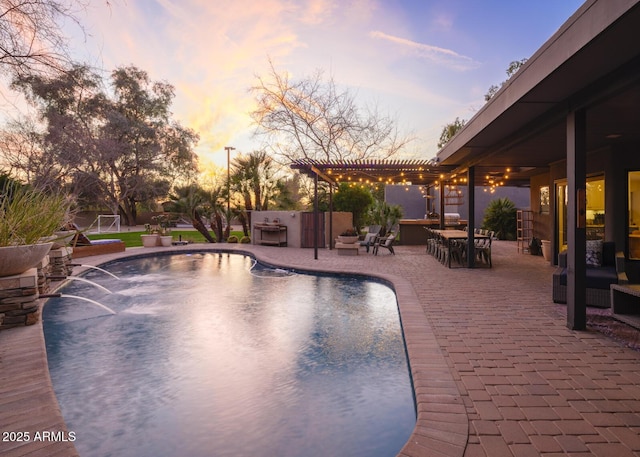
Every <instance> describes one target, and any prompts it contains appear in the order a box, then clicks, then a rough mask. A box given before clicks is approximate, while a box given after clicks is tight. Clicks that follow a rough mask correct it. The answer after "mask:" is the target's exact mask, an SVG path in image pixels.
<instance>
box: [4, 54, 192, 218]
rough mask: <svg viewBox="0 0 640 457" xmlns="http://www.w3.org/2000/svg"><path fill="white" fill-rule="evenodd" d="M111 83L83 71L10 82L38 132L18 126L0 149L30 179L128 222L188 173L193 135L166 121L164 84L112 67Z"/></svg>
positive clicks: (167, 88)
mask: <svg viewBox="0 0 640 457" xmlns="http://www.w3.org/2000/svg"><path fill="white" fill-rule="evenodd" d="M111 82H112V85H113V91H112V92H111V93H110V94H107V93H106V91H105V90H104V87H103V84H102V80H101V78H100V77H98V76H97V75H96V74H95V73H94V72H92V71H91V70H90V69H88V68H87V67H84V66H76V67H74V68H72V69H71V70H69V71H68V72H65V73H63V74H60V75H57V76H55V77H45V76H42V75H27V76H21V77H18V78H16V80H15V81H14V83H13V84H14V87H15V88H18V89H20V90H22V91H23V92H24V93H25V95H26V97H27V99H28V100H29V101H30V102H31V104H32V105H33V106H34V108H35V109H36V111H37V113H38V117H39V119H38V121H39V122H40V124H42V125H44V130H42V131H37V130H36V128H37V127H35V125H36V124H35V123H34V124H33V125H26V124H23V127H24V128H23V129H22V130H21V131H19V132H17V133H16V135H18V136H17V137H16V139H15V140H13V139H12V140H11V141H8V140H6V138H7V137H6V136H5V140H4V141H3V142H1V143H0V144H1V145H2V146H5V147H6V149H4V150H3V152H4V155H5V157H6V156H8V157H9V159H10V163H11V164H12V166H14V167H16V168H18V167H22V169H21V171H22V173H23V174H24V175H25V176H28V177H29V180H30V182H34V183H38V184H39V185H43V184H44V185H48V186H51V187H53V186H64V187H65V189H66V190H68V191H70V192H71V193H73V194H75V195H78V196H81V197H83V198H85V199H86V200H89V201H93V202H95V203H97V204H100V205H106V206H107V207H109V208H110V209H111V210H112V212H113V213H114V214H116V213H120V214H121V215H122V216H123V219H124V222H125V224H129V225H134V224H135V222H136V216H137V207H138V205H140V204H150V203H153V202H155V201H157V200H158V199H161V198H165V197H166V195H167V193H168V191H169V189H170V187H171V185H172V184H173V182H175V181H176V180H178V179H180V178H182V179H188V178H189V177H190V176H191V175H192V173H193V172H194V171H195V153H194V152H193V147H194V146H195V143H196V142H197V139H198V137H197V135H196V134H195V133H194V132H193V131H191V130H189V129H186V128H184V127H182V126H181V125H180V124H179V123H177V122H176V121H174V120H173V119H172V118H171V113H170V111H169V107H170V105H171V101H172V100H173V96H174V93H173V87H172V86H171V85H169V84H167V83H163V82H152V81H150V79H149V77H148V75H147V73H146V72H144V71H142V70H139V69H138V68H136V67H124V68H119V69H116V70H115V71H114V72H113V73H112V75H111ZM31 126H33V128H32V130H31V132H33V133H32V134H30V133H29V132H30V127H31ZM14 133H15V132H14ZM29 135H31V136H29ZM20 138H27V139H33V141H32V142H31V143H27V144H34V145H35V146H36V147H33V148H28V150H27V151H26V153H25V152H24V150H25V148H24V147H22V146H20V144H21V142H20V141H19V139H20ZM29 141H31V140H29Z"/></svg>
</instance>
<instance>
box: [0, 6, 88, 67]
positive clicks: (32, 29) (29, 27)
mask: <svg viewBox="0 0 640 457" xmlns="http://www.w3.org/2000/svg"><path fill="white" fill-rule="evenodd" d="M85 3H86V2H85V0H0V73H3V74H9V75H11V76H14V77H15V76H19V75H25V74H31V73H42V72H45V73H47V72H50V71H62V70H64V69H65V68H66V67H67V66H68V65H69V64H70V63H71V58H70V57H69V53H68V50H67V42H66V37H65V36H64V34H63V33H62V31H61V29H60V26H59V21H62V20H66V21H71V22H73V23H76V24H78V25H79V22H78V20H77V19H76V16H75V12H76V11H77V9H78V8H82V7H84V6H85Z"/></svg>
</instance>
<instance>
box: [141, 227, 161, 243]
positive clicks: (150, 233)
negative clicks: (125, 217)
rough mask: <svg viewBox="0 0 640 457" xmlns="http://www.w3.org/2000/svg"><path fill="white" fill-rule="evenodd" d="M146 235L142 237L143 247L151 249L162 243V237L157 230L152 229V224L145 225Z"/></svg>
mask: <svg viewBox="0 0 640 457" xmlns="http://www.w3.org/2000/svg"><path fill="white" fill-rule="evenodd" d="M144 230H145V232H146V233H145V234H143V235H140V238H141V239H142V246H144V247H145V248H151V247H155V246H157V245H158V243H159V242H160V238H159V237H160V235H159V234H158V231H157V229H156V228H154V227H152V226H151V224H144Z"/></svg>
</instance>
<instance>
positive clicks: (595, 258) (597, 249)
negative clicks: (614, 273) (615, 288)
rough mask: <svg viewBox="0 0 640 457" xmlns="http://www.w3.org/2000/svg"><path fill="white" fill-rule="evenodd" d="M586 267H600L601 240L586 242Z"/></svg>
mask: <svg viewBox="0 0 640 457" xmlns="http://www.w3.org/2000/svg"><path fill="white" fill-rule="evenodd" d="M586 262H587V266H591V267H600V266H602V240H587V258H586Z"/></svg>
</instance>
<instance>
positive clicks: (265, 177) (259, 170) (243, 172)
mask: <svg viewBox="0 0 640 457" xmlns="http://www.w3.org/2000/svg"><path fill="white" fill-rule="evenodd" d="M232 167H233V169H232V171H231V190H232V191H235V192H237V193H239V194H241V195H242V199H243V201H244V207H245V209H246V210H247V211H250V210H254V209H255V210H256V211H266V210H268V209H269V204H270V203H271V202H272V201H273V198H274V196H275V194H276V193H277V191H278V183H279V179H278V178H277V177H276V172H277V169H276V164H275V162H274V161H273V159H272V158H271V157H269V155H268V154H267V153H266V152H265V151H254V152H252V153H250V154H246V155H245V154H240V155H239V156H237V157H236V158H234V159H233V163H232Z"/></svg>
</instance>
